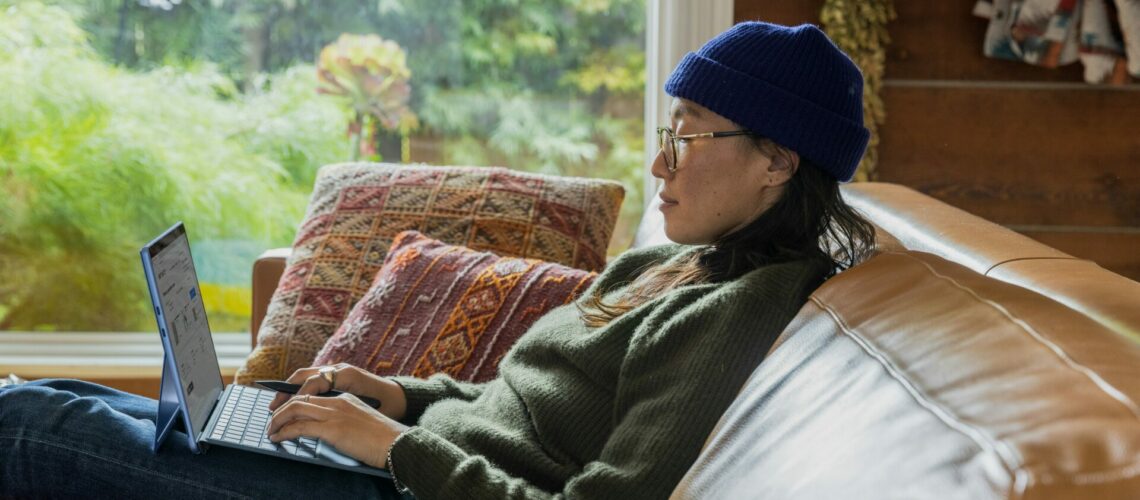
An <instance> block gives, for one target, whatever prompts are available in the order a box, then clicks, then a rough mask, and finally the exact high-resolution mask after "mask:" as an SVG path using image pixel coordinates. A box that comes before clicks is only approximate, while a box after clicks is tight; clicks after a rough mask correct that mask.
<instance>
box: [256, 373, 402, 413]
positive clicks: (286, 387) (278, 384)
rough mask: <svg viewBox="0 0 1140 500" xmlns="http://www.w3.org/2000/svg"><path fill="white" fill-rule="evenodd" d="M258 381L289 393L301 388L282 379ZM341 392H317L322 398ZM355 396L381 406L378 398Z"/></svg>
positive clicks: (369, 404)
mask: <svg viewBox="0 0 1140 500" xmlns="http://www.w3.org/2000/svg"><path fill="white" fill-rule="evenodd" d="M256 383H257V385H260V386H262V387H264V388H266V389H269V390H271V391H277V392H284V393H287V394H297V391H299V390H301V385H300V384H290V383H289V382H282V381H280V380H258V381H257V382H256ZM341 394H344V393H343V392H341V391H325V392H322V393H320V394H317V396H319V397H322V398H332V397H336V396H340V395H341ZM353 396H356V398H357V399H359V400H361V401H363V402H364V404H366V405H368V406H371V407H373V408H380V401H378V400H376V399H372V398H370V397H368V396H360V395H356V394H353Z"/></svg>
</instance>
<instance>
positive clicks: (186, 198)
mask: <svg viewBox="0 0 1140 500" xmlns="http://www.w3.org/2000/svg"><path fill="white" fill-rule="evenodd" d="M644 27H645V12H644V3H643V1H642V0H462V1H461V0H336V1H324V2H318V1H316V0H244V1H239V0H201V1H194V0H181V1H179V0H90V1H79V0H72V1H66V0H58V1H19V0H0V330H34V331H45V332H50V331H150V330H154V328H155V327H154V318H153V315H151V314H149V313H148V310H149V299H148V298H147V297H146V286H145V282H144V280H143V277H142V271H141V265H140V263H139V257H138V250H139V248H140V247H141V246H142V245H143V244H145V243H146V242H147V241H148V240H149V239H150V238H151V237H153V236H155V235H157V234H158V233H159V232H160V231H162V230H163V229H165V228H166V227H168V226H170V225H171V224H173V223H174V222H176V221H179V220H181V221H184V222H185V223H186V224H187V228H188V231H189V233H190V237H191V240H192V241H193V253H194V257H195V262H196V263H197V266H198V270H199V273H200V274H199V279H200V280H201V282H202V295H203V297H204V299H205V300H206V302H207V310H208V313H209V315H210V323H211V326H212V328H213V330H214V331H216V332H221V331H245V330H247V329H248V320H249V318H248V314H249V300H250V298H249V275H250V268H251V265H252V262H253V260H254V258H256V257H257V255H259V254H260V253H261V252H262V251H263V250H265V249H268V248H274V247H282V246H288V245H289V244H290V243H291V241H292V238H293V235H294V231H295V229H296V226H297V224H298V222H299V221H300V218H301V216H302V215H303V212H304V209H305V204H306V202H307V200H308V195H309V193H310V192H311V189H312V182H313V179H314V176H315V173H316V170H317V168H318V167H319V166H320V165H323V164H327V163H334V162H340V161H347V160H349V159H351V158H353V157H354V155H355V156H358V157H360V158H361V159H371V160H382V161H393V162H400V161H403V162H425V163H432V164H454V165H501V166H507V167H510V168H515V169H520V170H526V171H532V172H542V173H549V174H560V175H574V176H590V177H604V178H610V179H615V180H618V181H621V182H622V183H624V184H625V186H626V191H627V197H626V201H625V203H624V208H623V213H622V217H621V219H620V220H619V224H618V228H617V231H616V232H615V235H614V242H613V244H612V245H611V249H612V251H613V252H615V253H616V251H617V250H620V249H621V248H624V247H626V246H628V245H629V243H630V240H631V239H632V237H633V230H634V225H635V224H636V221H637V220H638V218H640V216H641V209H642V208H641V207H642V193H641V190H642V188H641V186H642V169H643V168H644V166H643V164H642V163H643V162H642V154H643V153H642V151H643V139H642V133H643V124H642V122H643V111H642V110H643V86H644V66H645V56H644V45H645V33H644V29H645V28H644ZM343 34H353V35H377V36H378V37H379V38H380V39H383V40H385V41H389V42H393V43H394V44H396V45H398V48H399V49H400V50H402V51H403V54H404V55H403V56H401V57H403V58H404V60H405V61H406V67H407V70H408V73H410V74H409V75H406V76H407V77H406V82H407V86H408V88H407V89H406V90H407V91H408V92H404V93H403V94H402V97H404V98H406V103H405V104H404V107H403V108H404V109H403V111H402V113H403V114H401V115H400V116H399V117H398V119H392V120H387V121H384V120H379V119H377V120H372V121H367V120H365V121H363V122H362V121H361V120H360V119H359V115H358V113H357V111H358V109H359V108H357V109H354V108H353V107H352V106H351V105H350V104H349V103H348V102H349V101H348V100H347V99H346V98H344V97H343V96H337V95H336V92H335V90H336V88H335V85H334V86H332V87H330V86H329V84H328V82H327V81H326V82H321V81H319V79H318V69H317V66H318V65H319V64H321V59H320V56H321V53H322V49H324V48H326V47H329V46H330V44H335V43H337V42H338V40H342V41H343V40H345V39H342V38H341V35H343ZM356 40H358V43H357V44H356V46H351V44H349V45H350V46H347V47H346V46H343V45H342V46H333V47H332V48H330V49H329V50H330V51H337V50H340V51H342V52H345V53H351V52H352V51H353V50H371V49H368V47H371V46H375V45H376V43H378V40H379V39H377V38H375V37H372V38H367V39H365V38H357V39H356ZM359 40H365V42H359ZM369 44H371V45H369ZM362 46H364V48H361V47H362ZM385 47H387V48H388V49H390V48H392V47H393V46H392V45H391V44H387V45H385ZM385 50H386V49H385ZM393 57H394V56H393ZM373 69H375V68H373ZM318 88H323V89H324V92H323V93H318ZM354 137H355V138H356V139H358V140H361V141H362V142H361V143H359V144H356V143H354V142H353V139H354Z"/></svg>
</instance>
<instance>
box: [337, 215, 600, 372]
mask: <svg viewBox="0 0 1140 500" xmlns="http://www.w3.org/2000/svg"><path fill="white" fill-rule="evenodd" d="M596 276H597V274H596V273H591V272H586V271H582V270H580V269H574V268H571V267H566V266H563V265H560V264H554V263H550V262H543V261H540V260H534V259H520V258H517V257H499V256H497V255H495V254H492V253H489V252H477V251H474V250H470V249H467V248H464V247H459V246H454V245H448V244H446V243H443V242H441V241H439V240H434V239H431V238H428V237H426V236H424V235H422V234H420V233H418V232H415V231H407V232H404V233H400V235H399V236H397V237H396V240H395V241H394V242H393V243H392V249H391V251H390V252H389V253H388V258H387V259H386V260H385V262H384V267H382V268H381V269H380V272H379V273H377V274H376V279H375V280H374V281H373V283H372V288H371V289H369V290H368V293H367V294H365V295H364V298H362V299H361V300H360V302H358V303H357V304H356V307H354V308H353V309H352V312H351V313H349V315H348V318H347V319H345V321H344V323H342V324H341V326H340V328H339V329H337V331H336V333H335V334H334V335H333V336H332V338H330V339H329V341H328V342H327V343H325V346H324V348H323V349H321V351H320V353H318V354H317V359H316V362H315V363H316V364H317V365H331V364H335V363H340V362H346V363H349V364H351V365H353V366H359V367H361V368H364V369H366V370H368V371H371V372H373V373H376V374H379V375H386V376H387V375H412V376H416V377H420V378H427V377H428V376H430V375H432V374H434V373H439V372H443V373H447V374H449V375H451V376H452V378H455V379H457V380H464V381H469V382H485V381H488V380H491V379H493V378H495V376H496V375H497V374H498V372H499V371H498V366H499V361H500V360H501V359H502V357H503V356H504V355H506V353H507V351H508V350H509V349H510V348H511V346H513V345H514V343H515V341H516V340H518V338H519V337H521V336H522V334H523V333H526V331H527V329H528V328H530V325H531V324H533V323H534V322H535V321H537V320H538V318H540V317H542V315H544V314H546V313H547V312H548V311H550V310H551V309H554V308H555V307H558V306H561V305H563V304H566V303H568V302H570V301H571V300H573V299H574V297H575V296H576V295H577V294H578V293H580V292H581V291H582V290H585V289H586V288H587V287H588V286H589V285H590V283H591V282H593V281H594V278H595V277H596Z"/></svg>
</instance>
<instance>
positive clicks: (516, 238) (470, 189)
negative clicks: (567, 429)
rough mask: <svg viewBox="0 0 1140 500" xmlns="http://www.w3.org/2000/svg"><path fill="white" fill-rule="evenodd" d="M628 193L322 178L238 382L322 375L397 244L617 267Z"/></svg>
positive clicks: (387, 168) (379, 167)
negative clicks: (319, 362) (418, 239)
mask: <svg viewBox="0 0 1140 500" xmlns="http://www.w3.org/2000/svg"><path fill="white" fill-rule="evenodd" d="M624 195H625V192H624V190H623V189H622V187H621V185H620V184H618V183H617V182H613V181H606V180H599V179H583V178H572V177H555V176H547V175H539V174H530V173H524V172H516V171H512V170H508V169H505V168H492V167H434V166H411V165H394V164H368V163H353V164H338V165H329V166H326V167H324V168H322V169H321V170H320V172H319V173H318V176H317V181H316V185H315V187H314V188H313V196H312V198H311V200H310V201H309V208H308V212H307V213H306V215H305V220H304V221H303V222H302V223H301V226H300V228H299V230H298V231H297V237H296V239H295V240H294V242H293V253H292V254H291V255H290V256H289V259H288V261H287V262H286V267H285V272H284V274H283V275H282V276H281V281H280V282H279V284H278V287H277V290H276V291H274V293H273V297H272V298H271V299H270V303H269V309H268V311H267V312H266V316H265V320H264V321H263V322H262V325H261V329H260V331H259V332H258V335H257V347H255V348H254V350H253V353H252V354H250V356H249V358H247V359H246V362H245V364H244V365H243V366H242V367H241V368H240V369H239V370H238V372H237V375H236V377H235V381H236V382H237V383H239V384H249V383H252V382H253V381H254V380H260V379H282V378H285V377H287V376H288V375H289V374H291V373H292V372H293V371H294V370H296V369H298V368H303V367H306V366H310V365H312V364H313V361H314V359H315V358H316V354H317V351H318V350H320V348H321V346H323V345H324V344H325V341H327V340H328V338H329V337H330V336H331V335H332V334H333V332H334V331H336V329H337V327H338V326H339V325H340V323H341V322H342V321H343V320H344V318H345V316H347V315H348V313H349V311H350V310H351V309H352V307H353V305H355V304H356V302H357V301H358V300H360V298H361V297H362V296H363V295H364V293H365V292H366V291H368V288H369V284H370V283H371V282H372V278H373V277H374V276H376V272H377V271H378V270H379V269H380V266H381V264H382V263H383V262H384V258H385V257H386V256H387V254H388V246H389V245H390V244H391V243H392V239H393V238H394V237H395V236H396V234H398V233H400V232H402V231H405V230H416V231H420V232H422V233H423V234H425V235H427V236H430V237H432V238H438V239H440V240H441V241H444V242H447V243H450V244H456V245H463V246H466V247H469V248H473V249H477V250H488V251H492V252H495V253H496V254H499V255H504V256H513V257H526V258H534V259H541V260H545V261H549V262H556V263H560V264H564V265H567V266H571V267H576V268H579V269H584V270H587V271H596V270H599V269H601V268H602V266H603V265H604V264H605V255H606V247H607V246H608V245H609V241H610V236H611V234H612V233H613V227H614V223H615V222H616V220H617V214H618V209H619V208H620V206H621V201H622V199H623V198H624Z"/></svg>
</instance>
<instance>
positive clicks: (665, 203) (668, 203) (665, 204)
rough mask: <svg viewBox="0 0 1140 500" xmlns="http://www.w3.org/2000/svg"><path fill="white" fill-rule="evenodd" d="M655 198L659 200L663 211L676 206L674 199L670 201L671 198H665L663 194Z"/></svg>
mask: <svg viewBox="0 0 1140 500" xmlns="http://www.w3.org/2000/svg"><path fill="white" fill-rule="evenodd" d="M657 196H658V197H659V198H661V210H664V209H666V208H669V207H672V206H676V205H677V200H674V199H672V198H669V197H668V196H665V195H663V194H661V195H657Z"/></svg>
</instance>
